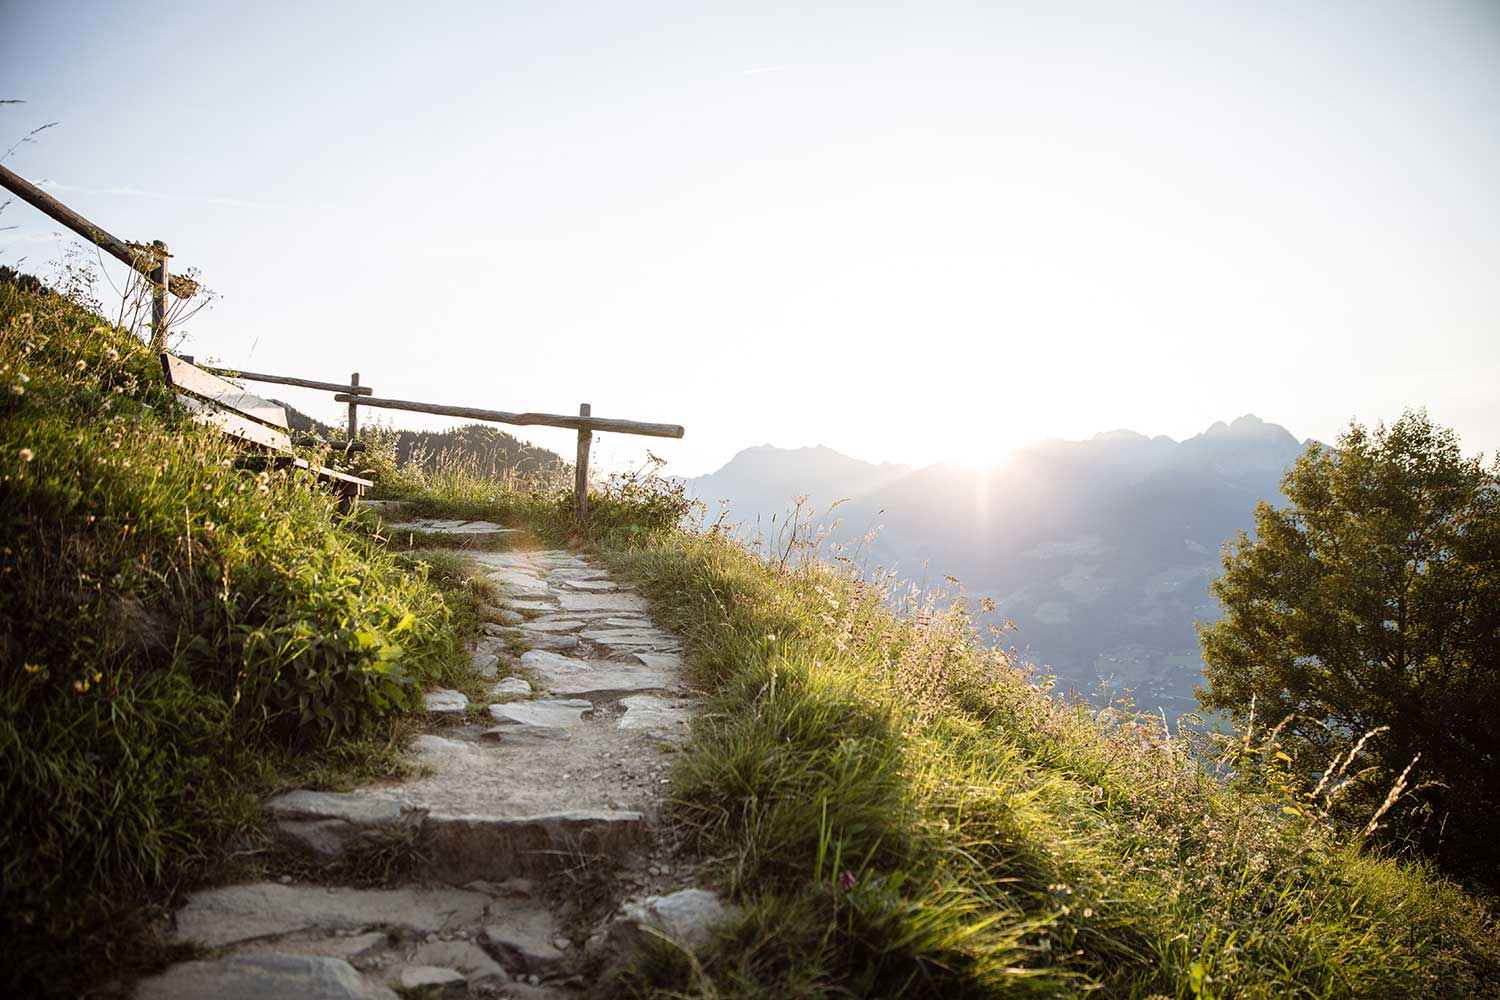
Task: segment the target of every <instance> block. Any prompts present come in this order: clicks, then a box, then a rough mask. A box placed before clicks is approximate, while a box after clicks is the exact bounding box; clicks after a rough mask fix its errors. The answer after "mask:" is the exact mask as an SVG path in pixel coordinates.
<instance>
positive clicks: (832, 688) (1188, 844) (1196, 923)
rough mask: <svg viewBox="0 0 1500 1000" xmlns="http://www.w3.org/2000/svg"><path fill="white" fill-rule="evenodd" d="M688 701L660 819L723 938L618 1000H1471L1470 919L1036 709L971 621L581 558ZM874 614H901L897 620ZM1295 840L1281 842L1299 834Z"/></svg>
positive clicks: (1431, 885) (1482, 941) (1176, 754)
mask: <svg viewBox="0 0 1500 1000" xmlns="http://www.w3.org/2000/svg"><path fill="white" fill-rule="evenodd" d="M603 555H604V557H605V558H607V559H608V560H609V561H610V562H611V563H612V565H613V566H614V567H615V568H616V569H617V570H618V571H619V572H621V573H624V574H627V575H629V576H631V577H633V578H634V579H635V580H637V581H638V582H639V584H640V586H641V587H642V588H643V589H644V590H645V592H646V593H647V594H648V595H649V596H650V597H651V598H652V601H653V606H654V608H653V609H654V613H655V614H657V615H658V616H660V618H661V619H663V620H664V623H665V624H667V625H669V626H670V627H672V628H673V629H675V630H677V631H678V632H680V633H681V634H683V635H684V636H685V637H686V640H687V643H688V648H689V651H690V660H691V665H692V668H693V670H694V675H695V678H696V680H697V683H698V684H699V685H700V686H702V687H703V688H704V689H705V690H708V691H710V692H714V696H713V698H712V700H711V702H710V705H709V708H708V711H707V712H706V713H705V715H704V716H703V718H702V719H701V721H700V722H699V724H698V727H697V729H696V731H695V737H694V740H693V743H692V745H691V747H690V748H689V750H688V752H687V754H686V756H685V759H684V760H683V761H682V763H681V764H680V766H679V767H678V769H677V771H676V774H675V779H674V784H673V786H672V790H673V795H674V798H675V801H676V806H675V818H676V821H677V822H678V823H679V824H680V825H681V827H682V828H683V830H685V831H686V832H687V833H688V835H689V837H690V841H691V843H693V844H694V845H695V846H694V850H695V853H696V854H697V855H698V856H699V858H700V859H701V860H702V861H703V862H704V863H705V864H707V865H708V866H709V869H710V871H711V873H712V875H713V877H715V878H717V879H718V880H719V881H720V882H721V883H722V885H723V886H724V888H726V889H727V891H728V892H729V894H730V895H731V896H732V897H733V898H734V899H736V900H737V901H738V902H739V903H740V904H741V905H742V912H741V915H740V917H739V918H738V919H737V920H736V921H735V922H734V923H732V924H731V925H730V926H729V927H727V928H726V929H725V930H724V933H723V934H722V936H721V937H720V938H719V939H718V941H717V942H716V943H715V944H714V945H713V946H712V947H711V948H709V949H707V950H706V951H705V952H702V953H700V954H698V955H696V956H691V957H690V956H688V955H687V954H685V953H683V952H679V951H676V950H674V949H672V948H670V947H668V946H666V945H664V944H662V943H660V942H656V943H653V944H648V945H647V946H645V948H644V949H643V951H642V952H641V953H639V954H637V955H635V956H634V957H633V958H632V960H630V961H628V962H626V963H624V964H623V965H621V966H620V967H618V968H616V969H615V970H614V972H613V973H612V977H611V978H610V980H609V987H608V988H609V989H610V990H614V991H618V992H620V993H621V994H625V995H635V996H648V995H649V996H658V995H692V996H720V997H731V996H746V997H748V996H896V995H912V996H941V997H958V996H1059V997H1061V996H1081V995H1085V994H1091V993H1095V992H1098V993H1100V994H1102V995H1106V996H1121V997H1154V996H1169V997H1181V998H1189V997H1231V996H1234V997H1268V998H1269V997H1393V996H1473V997H1478V996H1493V995H1495V994H1496V991H1497V990H1500V934H1497V925H1496V923H1495V919H1494V916H1493V914H1492V913H1491V912H1490V911H1489V910H1487V909H1486V908H1485V907H1484V905H1482V904H1481V903H1479V902H1478V901H1476V900H1475V899H1474V898H1472V897H1471V896H1469V895H1468V894H1466V893H1465V891H1464V890H1462V889H1461V888H1460V887H1458V886H1456V885H1454V884H1453V883H1451V882H1449V881H1446V880H1445V879H1443V878H1442V877H1440V876H1439V875H1437V874H1436V873H1435V872H1433V871H1432V870H1430V869H1428V868H1426V867H1424V866H1422V865H1414V864H1408V863H1402V862H1398V861H1395V860H1390V859H1387V858H1383V857H1381V856H1379V855H1378V854H1376V853H1374V852H1373V851H1370V850H1367V849H1365V848H1364V847H1363V846H1362V845H1361V844H1360V843H1359V841H1358V838H1357V837H1350V836H1348V835H1346V834H1345V833H1344V832H1342V831H1340V830H1338V829H1336V828H1334V827H1333V826H1331V825H1329V824H1327V823H1324V822H1318V821H1317V820H1316V818H1315V817H1313V816H1310V815H1307V814H1306V813H1307V811H1306V810H1296V809H1291V810H1289V809H1288V808H1287V806H1288V805H1289V801H1290V800H1289V799H1288V798H1287V797H1286V796H1285V795H1283V794H1280V793H1279V792H1278V790H1277V789H1276V788H1274V787H1272V786H1271V785H1268V784H1267V783H1265V782H1255V781H1251V780H1249V778H1248V777H1247V776H1246V774H1245V773H1241V775H1240V777H1239V778H1238V779H1237V780H1235V781H1232V782H1230V781H1225V780H1223V779H1222V778H1221V777H1219V776H1217V775H1215V774H1213V773H1211V771H1210V770H1209V769H1208V768H1207V767H1206V766H1205V765H1204V763H1203V761H1204V757H1203V754H1202V752H1201V751H1202V748H1201V747H1196V746H1194V745H1193V743H1192V741H1190V740H1188V739H1187V738H1185V736H1184V734H1182V733H1180V732H1178V733H1172V732H1169V731H1168V730H1167V728H1166V726H1165V724H1164V723H1163V722H1162V720H1160V719H1158V718H1155V717H1150V716H1147V717H1140V716H1136V715H1134V714H1132V713H1130V712H1128V711H1119V710H1107V711H1104V712H1099V711H1096V710H1095V709H1093V708H1091V707H1089V706H1085V705H1081V704H1069V703H1065V702H1063V701H1060V700H1058V699H1055V698H1054V697H1052V696H1051V694H1050V692H1049V691H1048V690H1047V685H1046V683H1045V682H1044V681H1043V682H1041V683H1039V679H1038V678H1037V677H1035V676H1034V675H1033V674H1032V673H1031V672H1030V671H1029V670H1028V669H1027V668H1026V667H1025V665H1024V664H1020V663H1017V662H1015V661H1013V660H1012V659H1011V657H1009V656H1007V655H1006V654H1005V653H1004V652H1002V651H1000V650H998V649H996V648H994V647H992V646H987V645H985V644H982V643H979V642H978V641H977V638H978V637H977V636H976V635H975V633H974V629H973V628H972V626H971V625H970V611H971V610H972V609H971V606H970V604H969V602H968V601H967V600H965V599H964V598H962V596H959V597H958V598H957V599H955V600H954V601H953V602H952V603H948V604H943V603H940V602H933V601H929V600H928V599H927V598H926V597H925V596H922V595H919V596H918V597H917V599H915V600H911V599H904V598H910V597H911V595H897V596H898V597H901V598H903V599H896V600H893V599H892V594H891V593H890V592H889V590H888V589H887V588H883V587H877V586H872V585H871V584H870V583H868V582H867V581H866V580H864V579H862V578H861V577H859V576H858V575H856V574H855V573H853V572H852V570H850V569H848V568H847V566H846V568H845V569H842V570H840V569H835V568H834V567H833V566H831V565H830V564H827V563H823V562H819V561H817V560H816V559H812V558H792V559H787V558H784V557H782V556H781V554H780V552H779V551H778V552H772V551H769V550H762V551H761V552H760V553H759V554H752V553H751V552H749V551H747V550H746V549H745V548H743V547H742V546H740V545H738V544H736V543H735V542H734V541H732V540H731V539H729V538H727V537H725V536H724V535H723V533H722V532H709V533H706V534H694V533H690V532H673V533H668V534H659V535H656V536H654V537H653V538H652V539H651V540H650V541H647V542H645V543H644V544H637V545H632V546H625V547H621V546H620V545H618V544H614V545H610V546H606V547H605V550H604V552H603ZM893 607H906V608H907V609H908V610H909V613H907V614H897V613H896V612H895V611H893V610H892V608H893ZM1294 813H1302V814H1300V815H1298V814H1294Z"/></svg>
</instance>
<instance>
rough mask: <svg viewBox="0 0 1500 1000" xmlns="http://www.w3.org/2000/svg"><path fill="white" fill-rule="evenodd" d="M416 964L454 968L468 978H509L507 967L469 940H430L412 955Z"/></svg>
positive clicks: (464, 977) (412, 959)
mask: <svg viewBox="0 0 1500 1000" xmlns="http://www.w3.org/2000/svg"><path fill="white" fill-rule="evenodd" d="M411 961H412V963H414V964H415V965H419V966H421V965H426V966H437V967H439V968H443V969H452V970H456V971H457V972H460V973H462V974H463V975H462V976H460V977H459V978H461V979H467V980H475V979H488V978H490V977H491V976H499V977H501V978H508V977H506V975H505V969H504V968H503V967H502V966H501V965H500V964H499V963H498V962H496V961H495V960H494V959H493V958H491V957H490V956H489V955H487V954H486V953H485V951H484V949H483V948H481V947H479V945H477V944H473V943H472V942H469V941H428V942H426V943H425V944H422V945H420V946H418V948H417V950H416V953H415V954H413V955H412V956H411Z"/></svg>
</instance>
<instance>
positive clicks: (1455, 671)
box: [1199, 411, 1500, 884]
mask: <svg viewBox="0 0 1500 1000" xmlns="http://www.w3.org/2000/svg"><path fill="white" fill-rule="evenodd" d="M1282 491H1283V492H1284V493H1285V494H1286V496H1287V498H1288V500H1289V501H1290V503H1289V505H1288V506H1286V507H1285V508H1280V509H1278V508H1275V507H1272V506H1271V505H1270V504H1268V503H1266V502H1264V501H1262V502H1261V503H1259V504H1258V505H1257V507H1256V511H1255V537H1254V538H1253V539H1252V538H1250V537H1249V536H1247V535H1246V534H1245V533H1243V532H1241V533H1240V535H1239V537H1238V538H1236V539H1234V540H1232V541H1231V542H1230V543H1229V544H1228V545H1227V546H1226V550H1225V555H1224V575H1223V576H1222V577H1220V578H1219V579H1218V580H1216V581H1215V582H1214V584H1213V592H1214V594H1215V596H1217V597H1218V599H1219V601H1220V603H1221V604H1222V606H1223V608H1224V612H1225V614H1224V617H1223V618H1222V619H1221V620H1220V621H1218V622H1215V623H1214V624H1212V625H1207V626H1200V628H1199V634H1200V638H1201V640H1202V643H1203V659H1204V663H1205V670H1204V674H1205V676H1206V678H1207V680H1208V687H1207V689H1206V690H1204V689H1200V690H1199V695H1200V698H1201V699H1202V701H1203V703H1204V705H1205V706H1206V707H1208V708H1212V709H1225V710H1228V711H1230V712H1231V713H1233V714H1234V715H1235V716H1237V717H1238V718H1239V719H1240V720H1241V721H1242V722H1243V721H1245V720H1246V719H1247V718H1248V717H1249V716H1250V714H1251V712H1252V710H1253V712H1254V714H1255V715H1256V716H1258V718H1259V719H1260V720H1264V721H1265V722H1266V723H1267V724H1269V725H1275V724H1276V723H1277V722H1279V721H1281V720H1282V719H1284V718H1287V717H1290V720H1289V721H1288V722H1287V724H1286V725H1285V727H1284V728H1283V729H1282V734H1281V738H1282V740H1283V742H1284V744H1285V745H1286V747H1287V749H1288V751H1289V752H1291V753H1292V754H1293V755H1295V756H1296V758H1297V760H1298V761H1299V763H1301V764H1303V765H1305V766H1307V767H1308V768H1309V769H1310V771H1309V774H1310V777H1318V776H1321V773H1323V772H1325V771H1331V770H1333V768H1331V767H1329V763H1328V762H1329V761H1331V760H1333V759H1334V758H1335V756H1336V755H1344V754H1348V753H1349V752H1350V750H1351V748H1352V747H1353V746H1354V745H1355V744H1356V743H1357V742H1358V741H1359V740H1360V738H1361V737H1362V736H1364V735H1365V734H1366V733H1368V732H1370V731H1371V730H1376V729H1380V730H1382V731H1381V732H1379V733H1378V734H1377V735H1376V736H1374V737H1372V738H1371V739H1370V740H1368V742H1367V743H1366V746H1365V749H1366V750H1367V751H1369V752H1370V757H1369V758H1368V759H1367V763H1369V766H1367V767H1365V768H1364V769H1363V770H1362V771H1357V770H1356V768H1350V769H1349V771H1348V773H1351V774H1354V777H1353V779H1352V780H1350V782H1349V784H1348V785H1347V787H1346V788H1344V789H1343V791H1342V794H1341V798H1340V801H1341V813H1342V815H1343V816H1344V818H1345V819H1347V820H1348V821H1350V822H1351V823H1357V824H1360V826H1361V827H1363V825H1364V823H1365V822H1366V821H1368V819H1369V818H1370V817H1371V815H1373V813H1375V812H1376V811H1378V810H1380V809H1381V807H1382V805H1385V804H1386V800H1387V797H1388V795H1389V794H1390V791H1391V789H1392V788H1393V787H1395V786H1401V792H1400V794H1399V796H1398V798H1397V800H1396V801H1395V802H1393V803H1390V805H1391V806H1393V808H1389V810H1388V811H1387V812H1386V813H1385V815H1384V816H1383V817H1382V818H1381V824H1382V826H1381V829H1380V830H1379V831H1378V832H1379V835H1381V836H1383V837H1386V838H1388V839H1391V840H1399V841H1401V842H1404V843H1405V844H1408V845H1412V846H1418V847H1420V848H1421V849H1423V850H1425V851H1426V852H1428V853H1431V854H1434V855H1436V856H1437V857H1438V858H1439V860H1440V861H1441V862H1443V863H1444V864H1445V865H1446V866H1448V867H1450V868H1453V869H1456V870H1461V871H1466V872H1468V873H1470V874H1473V875H1475V876H1477V877H1479V878H1481V879H1483V880H1485V881H1487V882H1490V883H1491V884H1494V883H1496V882H1500V877H1497V876H1500V839H1497V838H1495V836H1494V833H1493V830H1492V829H1491V828H1492V826H1493V822H1494V818H1495V817H1496V816H1500V659H1497V657H1500V458H1497V460H1496V462H1495V463H1494V464H1493V465H1490V466H1489V467H1486V466H1485V465H1484V463H1483V456H1478V457H1473V458H1466V457H1465V456H1464V455H1463V453H1462V451H1461V450H1460V448H1459V444H1458V439H1457V437H1456V435H1455V434H1454V433H1453V432H1452V431H1451V430H1448V429H1446V428H1443V427H1439V426H1437V425H1434V424H1433V423H1432V421H1431V420H1430V419H1429V418H1428V417H1427V414H1426V413H1425V412H1422V411H1418V412H1407V413H1405V414H1404V415H1403V416H1402V417H1401V419H1400V420H1398V421H1397V422H1396V423H1395V424H1394V425H1392V426H1390V427H1389V428H1387V427H1385V426H1384V425H1379V426H1377V427H1376V428H1375V429H1374V430H1373V431H1370V430H1367V429H1366V428H1364V427H1362V426H1360V425H1359V424H1357V423H1351V424H1350V426H1349V428H1348V430H1347V431H1345V432H1344V433H1343V434H1342V435H1340V437H1339V439H1338V442H1337V446H1336V447H1334V448H1327V447H1323V446H1319V445H1312V446H1309V448H1308V449H1307V450H1306V451H1305V452H1304V453H1303V454H1302V455H1301V457H1299V458H1298V459H1297V462H1296V464H1295V465H1294V466H1293V467H1292V468H1291V469H1290V470H1289V471H1288V472H1287V474H1286V476H1285V477H1284V478H1283V480H1282ZM1252 703H1253V706H1254V707H1253V709H1252ZM1413 761H1416V765H1415V766H1414V767H1412V769H1411V771H1410V772H1409V774H1407V776H1406V778H1405V780H1404V781H1403V780H1402V775H1403V772H1405V771H1406V769H1407V767H1408V765H1410V764H1411V763H1412V762H1413Z"/></svg>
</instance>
